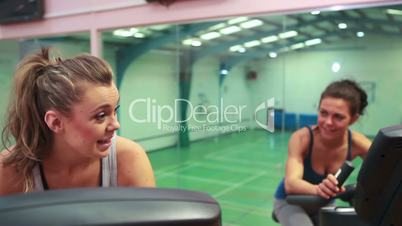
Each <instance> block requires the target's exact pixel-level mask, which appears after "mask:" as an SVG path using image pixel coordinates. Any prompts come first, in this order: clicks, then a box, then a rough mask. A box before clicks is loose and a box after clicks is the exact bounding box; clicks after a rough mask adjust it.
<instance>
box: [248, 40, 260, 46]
mask: <svg viewBox="0 0 402 226" xmlns="http://www.w3.org/2000/svg"><path fill="white" fill-rule="evenodd" d="M259 45H261V42H260V41H258V40H253V41H249V42H246V43H244V46H245V47H247V48H251V47H254V46H259Z"/></svg>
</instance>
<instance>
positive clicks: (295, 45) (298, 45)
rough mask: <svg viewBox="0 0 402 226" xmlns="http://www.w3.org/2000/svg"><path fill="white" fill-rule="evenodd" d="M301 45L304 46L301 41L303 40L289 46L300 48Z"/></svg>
mask: <svg viewBox="0 0 402 226" xmlns="http://www.w3.org/2000/svg"><path fill="white" fill-rule="evenodd" d="M303 47H304V43H303V42H300V43H296V44H294V45H291V46H290V48H291V49H301V48H303Z"/></svg>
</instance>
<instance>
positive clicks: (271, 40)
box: [261, 35, 279, 43]
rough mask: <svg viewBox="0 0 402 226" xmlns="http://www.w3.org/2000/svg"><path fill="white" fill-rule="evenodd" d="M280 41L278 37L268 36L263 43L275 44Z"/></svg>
mask: <svg viewBox="0 0 402 226" xmlns="http://www.w3.org/2000/svg"><path fill="white" fill-rule="evenodd" d="M278 39H279V38H278V36H276V35H271V36H267V37H265V38H262V39H261V42H263V43H269V42H275V41H278Z"/></svg>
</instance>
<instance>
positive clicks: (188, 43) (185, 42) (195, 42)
mask: <svg viewBox="0 0 402 226" xmlns="http://www.w3.org/2000/svg"><path fill="white" fill-rule="evenodd" d="M182 44H183V45H186V46H195V47H197V46H201V45H202V42H201V41H199V40H196V39H191V38H190V39H186V40H183V41H182Z"/></svg>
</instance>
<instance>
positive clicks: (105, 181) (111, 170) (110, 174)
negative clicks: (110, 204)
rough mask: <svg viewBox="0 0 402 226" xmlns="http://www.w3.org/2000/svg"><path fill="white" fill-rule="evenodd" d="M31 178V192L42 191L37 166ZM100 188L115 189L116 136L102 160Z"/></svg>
mask: <svg viewBox="0 0 402 226" xmlns="http://www.w3.org/2000/svg"><path fill="white" fill-rule="evenodd" d="M32 176H33V179H34V190H33V191H44V190H45V189H44V185H43V180H42V176H41V172H40V166H39V164H36V165H35V167H34V168H33V170H32ZM102 187H117V157H116V136H114V137H113V139H112V146H110V150H109V155H108V156H106V157H104V158H103V159H102Z"/></svg>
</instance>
